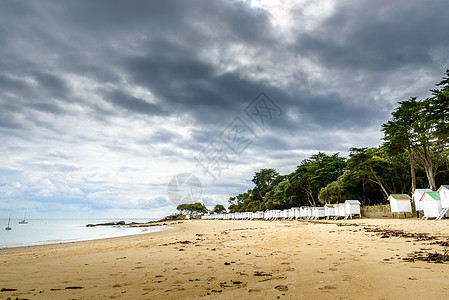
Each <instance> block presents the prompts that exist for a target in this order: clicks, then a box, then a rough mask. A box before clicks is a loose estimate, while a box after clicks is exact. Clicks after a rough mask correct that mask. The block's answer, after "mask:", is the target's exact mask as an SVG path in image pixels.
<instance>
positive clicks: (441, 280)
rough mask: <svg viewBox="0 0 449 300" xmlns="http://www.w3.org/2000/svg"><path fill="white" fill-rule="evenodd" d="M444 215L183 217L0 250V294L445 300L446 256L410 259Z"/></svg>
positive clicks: (437, 247)
mask: <svg viewBox="0 0 449 300" xmlns="http://www.w3.org/2000/svg"><path fill="white" fill-rule="evenodd" d="M448 222H449V220H443V221H439V222H435V221H420V220H417V219H400V220H397V219H394V220H392V219H355V220H348V221H335V222H334V221H316V222H308V221H295V220H293V221H215V220H191V221H181V222H179V221H176V222H172V223H169V225H170V229H167V230H165V231H163V232H156V233H150V234H143V235H136V236H128V237H121V238H111V239H104V240H95V241H86V242H77V243H68V244H58V245H46V246H34V247H25V248H10V249H0V266H1V272H0V289H1V290H2V291H1V292H0V299H7V298H8V297H10V298H11V299H16V298H18V299H110V298H120V299H196V298H206V299H209V298H212V299H215V298H217V299H410V298H413V299H438V298H439V299H443V298H446V299H447V298H449V286H448V285H447V282H449V269H448V268H449V262H445V263H436V262H427V261H421V260H418V259H413V257H416V256H422V257H427V256H428V253H434V252H435V251H437V252H438V253H444V250H445V248H446V247H445V246H444V245H446V244H445V243H441V242H444V241H446V239H447V238H448V237H449V226H448ZM346 225H348V226H346ZM383 230H387V231H383ZM399 231H403V232H399ZM405 233H414V235H411V234H410V235H407V234H405ZM428 236H432V238H428Z"/></svg>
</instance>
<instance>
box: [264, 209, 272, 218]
mask: <svg viewBox="0 0 449 300" xmlns="http://www.w3.org/2000/svg"><path fill="white" fill-rule="evenodd" d="M270 216H271V210H268V209H267V210H266V211H265V213H264V214H263V218H264V219H265V220H269V219H270Z"/></svg>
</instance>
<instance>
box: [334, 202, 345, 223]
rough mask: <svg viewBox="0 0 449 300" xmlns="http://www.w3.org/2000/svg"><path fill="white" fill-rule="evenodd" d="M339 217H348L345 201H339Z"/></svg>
mask: <svg viewBox="0 0 449 300" xmlns="http://www.w3.org/2000/svg"><path fill="white" fill-rule="evenodd" d="M338 218H346V208H345V204H344V203H338ZM338 218H336V219H338Z"/></svg>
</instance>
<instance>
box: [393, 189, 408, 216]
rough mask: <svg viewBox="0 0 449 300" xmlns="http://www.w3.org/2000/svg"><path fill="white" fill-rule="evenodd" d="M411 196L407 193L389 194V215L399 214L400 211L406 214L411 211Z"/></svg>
mask: <svg viewBox="0 0 449 300" xmlns="http://www.w3.org/2000/svg"><path fill="white" fill-rule="evenodd" d="M411 200H412V198H411V197H410V196H409V195H407V194H391V195H390V196H389V197H388V201H390V210H391V217H393V216H394V214H395V213H397V214H398V218H399V215H400V214H401V213H404V214H407V213H410V214H411V213H412V204H411V202H410V201H411Z"/></svg>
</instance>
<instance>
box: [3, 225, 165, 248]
mask: <svg viewBox="0 0 449 300" xmlns="http://www.w3.org/2000/svg"><path fill="white" fill-rule="evenodd" d="M155 220H156V219H120V220H119V221H125V222H126V223H130V222H139V223H144V222H148V221H155ZM19 221H20V220H18V219H11V225H10V227H11V228H12V230H5V227H6V226H7V225H8V220H7V219H6V220H5V219H0V226H1V227H0V248H6V247H20V246H30V245H44V244H57V243H67V242H74V241H87V240H95V239H103V238H109V237H119V236H126V235H134V234H142V233H149V232H156V231H160V230H163V229H165V228H166V227H165V226H154V227H146V228H145V227H143V228H136V227H134V228H130V227H125V226H121V227H112V226H96V227H86V224H97V223H107V222H113V221H115V219H88V220H34V219H30V220H27V221H28V224H19Z"/></svg>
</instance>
